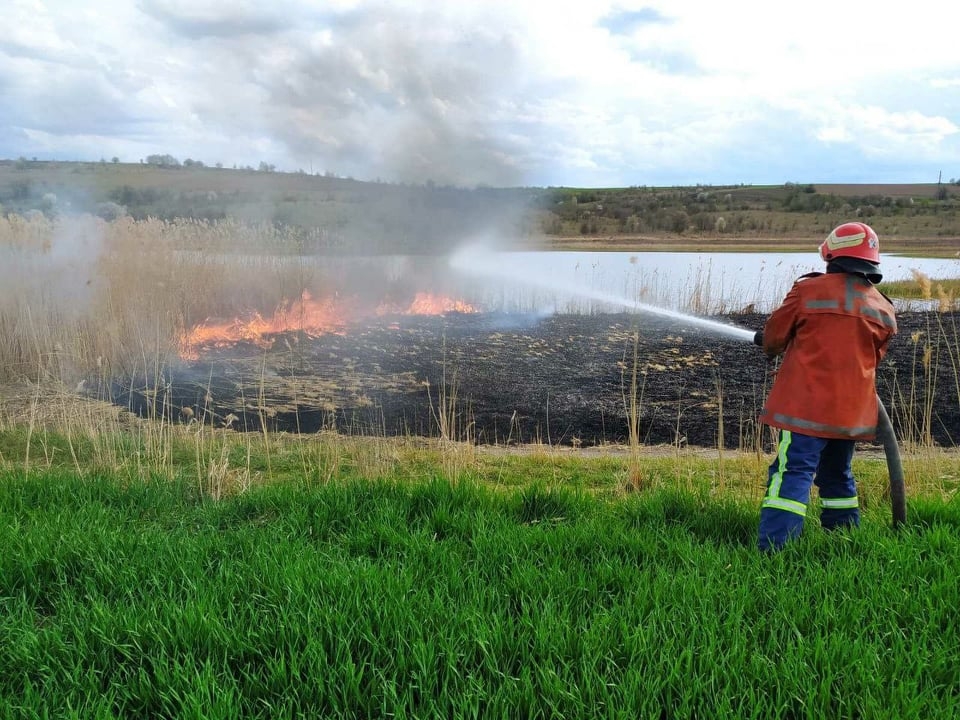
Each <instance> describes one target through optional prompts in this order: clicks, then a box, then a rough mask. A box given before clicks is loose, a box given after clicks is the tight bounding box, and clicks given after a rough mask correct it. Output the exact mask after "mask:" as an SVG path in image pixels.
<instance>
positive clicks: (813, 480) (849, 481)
mask: <svg viewBox="0 0 960 720" xmlns="http://www.w3.org/2000/svg"><path fill="white" fill-rule="evenodd" d="M855 446H856V441H855V440H831V439H827V438H818V437H812V436H810V435H802V434H800V433H797V432H791V431H790V430H781V431H780V443H779V445H778V446H777V456H776V457H775V458H774V459H773V462H771V463H770V469H769V471H768V473H767V494H766V495H765V496H764V498H763V502H762V503H761V504H760V531H759V537H758V547H759V548H760V549H761V550H779V549H780V548H782V547H783V546H784V544H785V543H786V542H787V541H788V540H790V539H791V538H794V537H796V536H798V535H799V534H800V533H801V531H802V530H803V521H804V518H805V517H806V514H807V505H808V504H809V503H810V489H811V488H812V487H813V485H814V484H816V486H817V488H818V489H819V491H820V524H821V525H822V526H823V527H824V528H825V529H827V530H833V529H835V528H838V527H849V526H854V527H855V526H858V525H859V524H860V505H859V501H858V499H857V483H856V479H855V478H854V476H853V469H852V468H851V462H852V460H853V450H854V447H855Z"/></svg>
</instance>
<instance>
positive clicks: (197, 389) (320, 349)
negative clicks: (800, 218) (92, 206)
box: [99, 312, 960, 449]
mask: <svg viewBox="0 0 960 720" xmlns="http://www.w3.org/2000/svg"><path fill="white" fill-rule="evenodd" d="M714 319H716V320H720V321H721V322H726V323H729V324H735V325H738V326H741V327H745V328H748V329H756V328H760V327H762V326H763V323H764V321H765V319H766V316H765V315H759V314H753V315H736V316H722V317H717V318H714ZM899 322H900V334H899V335H898V336H897V337H896V338H895V339H894V341H893V343H892V346H891V349H890V352H889V354H888V357H887V358H886V359H885V360H884V362H883V364H882V366H881V368H880V371H879V377H878V391H879V394H880V397H881V399H882V400H883V402H884V404H885V405H886V407H887V409H888V412H889V414H890V416H891V418H892V419H893V422H894V425H895V427H896V430H897V432H898V435H900V436H901V437H903V438H906V439H909V440H913V441H922V440H923V439H924V436H925V435H927V436H928V437H929V438H930V439H932V440H933V441H934V442H935V443H937V444H940V445H944V446H954V445H955V444H956V443H957V441H958V439H960V397H958V396H960V389H958V384H957V373H958V370H957V363H958V359H960V345H958V338H960V331H958V317H957V313H946V314H942V313H923V312H921V313H901V314H900V316H899ZM635 346H636V358H637V360H636V363H634V348H635ZM634 367H636V372H637V382H636V385H637V404H638V408H639V432H640V438H641V441H642V442H643V443H645V444H650V445H652V444H681V445H690V446H701V447H715V446H717V444H718V441H719V438H720V435H721V433H722V435H723V444H724V447H727V448H745V449H746V448H750V449H752V448H755V447H757V446H758V444H761V445H762V444H765V443H766V441H767V440H768V438H766V437H765V435H764V432H763V429H762V428H760V427H758V425H757V423H756V417H757V414H758V412H759V410H760V407H761V405H762V403H763V399H764V397H765V395H766V392H767V390H768V389H769V386H770V383H771V381H772V377H773V373H774V370H775V368H776V365H775V363H771V362H768V361H767V360H766V359H765V358H764V357H763V355H762V353H761V352H760V350H759V349H758V348H756V347H755V346H753V345H752V344H750V343H747V342H743V341H739V340H735V339H731V338H727V337H723V336H720V335H715V334H713V333H711V332H709V331H705V330H701V329H699V328H697V327H694V326H690V325H678V324H675V323H672V322H667V321H665V320H663V319H659V318H655V317H650V316H642V315H631V314H604V315H591V316H584V315H551V316H548V317H542V318H537V317H533V316H517V315H499V314H451V315H447V316H443V317H435V316H434V317H427V316H403V317H396V318H390V319H386V320H385V319H383V318H381V319H380V320H379V322H378V323H377V324H375V325H369V326H356V327H353V328H351V329H350V330H349V331H348V332H347V333H345V334H343V335H323V336H320V337H308V336H302V335H301V336H298V335H296V334H290V333H288V334H283V335H278V336H276V337H274V338H272V344H271V346H270V347H269V348H267V349H264V348H261V347H256V346H252V345H249V346H248V345H242V344H241V345H234V346H231V347H229V348H219V349H210V350H209V351H207V352H206V353H205V354H204V356H203V358H202V359H201V360H199V361H196V362H192V363H175V364H172V365H171V366H169V367H168V368H167V369H166V370H165V371H164V372H163V374H162V376H161V377H159V378H156V379H151V378H149V377H148V378H147V379H145V378H144V373H143V372H140V373H133V374H132V375H133V377H132V378H131V377H127V378H118V379H115V380H114V381H113V382H112V383H109V384H108V385H106V386H103V385H102V386H101V387H100V390H99V392H100V393H109V395H110V398H111V399H112V401H113V402H115V403H117V404H120V405H124V406H128V407H130V409H132V410H134V411H135V412H137V413H138V414H141V415H151V414H154V415H158V414H161V413H162V414H163V415H164V416H165V417H166V418H168V419H170V420H173V421H177V422H193V421H198V422H207V423H211V424H214V425H219V426H229V427H232V428H234V429H237V430H260V429H263V428H267V429H270V430H273V431H299V432H305V433H310V432H316V431H317V430H320V429H323V428H336V429H337V430H339V431H341V432H349V433H360V434H377V435H386V436H390V435H411V436H432V437H436V436H438V435H439V434H440V428H441V424H442V423H445V427H446V431H447V433H448V434H449V435H450V436H452V437H454V438H455V439H472V440H475V441H476V442H479V443H496V444H509V443H529V442H549V443H551V444H565V445H574V446H579V445H584V446H587V445H596V444H603V443H623V442H625V441H626V440H627V438H628V428H629V425H628V421H627V408H628V404H629V396H630V387H631V383H632V378H633V372H634Z"/></svg>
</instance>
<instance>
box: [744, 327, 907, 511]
mask: <svg viewBox="0 0 960 720" xmlns="http://www.w3.org/2000/svg"><path fill="white" fill-rule="evenodd" d="M753 342H754V344H756V345H759V346H761V347H763V331H762V330H758V331H757V333H756V334H755V335H754V337H753ZM877 438H878V439H879V440H880V442H881V444H882V445H883V453H884V455H885V456H886V460H887V474H888V475H889V478H890V504H891V506H892V508H893V527H894V528H895V529H896V528H898V527H900V526H901V525H903V524H904V523H905V522H906V521H907V492H906V487H905V486H904V481H903V463H902V462H901V461H900V447H899V445H898V444H897V436H896V433H894V431H893V423H891V422H890V416H889V415H888V414H887V409H886V408H885V407H884V406H883V402H882V401H881V400H880V395H879V394H878V395H877Z"/></svg>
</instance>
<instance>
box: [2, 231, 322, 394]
mask: <svg viewBox="0 0 960 720" xmlns="http://www.w3.org/2000/svg"><path fill="white" fill-rule="evenodd" d="M299 240H300V238H298V237H297V235H296V234H295V231H293V230H290V229H284V228H276V227H273V226H271V225H253V226H251V225H244V224H241V223H237V222H233V221H217V222H206V221H199V220H176V221H162V220H156V219H147V220H139V221H137V220H132V219H130V218H121V219H119V220H116V221H113V222H106V221H103V220H100V219H99V218H95V217H92V216H86V215H85V216H64V217H60V218H57V219H54V220H51V219H47V218H44V217H31V218H29V219H27V218H23V217H20V216H17V215H10V216H8V217H0V260H2V262H0V382H3V381H11V380H18V379H29V380H31V381H38V382H50V381H60V382H63V383H66V384H71V383H72V382H76V381H77V380H79V379H80V377H83V376H86V375H87V374H88V373H89V372H90V370H91V369H92V368H99V369H100V370H101V372H103V373H104V375H109V374H110V373H112V372H114V371H116V370H118V369H122V370H123V371H125V372H127V373H135V372H142V373H145V374H147V375H152V374H154V373H156V371H157V368H158V366H159V365H162V364H163V362H164V361H165V359H166V358H169V357H171V356H172V355H173V354H174V353H175V352H176V344H177V338H178V336H179V333H180V332H181V331H182V330H183V329H184V328H188V327H191V326H193V325H194V324H197V323H200V322H203V321H204V320H206V319H207V318H210V317H217V318H230V317H233V316H234V314H235V313H236V312H237V309H238V308H262V309H265V310H270V309H273V308H276V307H277V306H278V305H279V304H280V303H281V302H283V301H284V300H286V299H289V298H291V297H297V296H298V295H299V293H300V292H301V291H302V290H303V288H304V287H306V286H308V285H309V284H311V283H312V282H313V280H314V278H313V270H312V268H311V267H309V266H308V265H305V264H303V263H297V262H296V261H295V257H294V261H293V262H291V261H290V252H291V251H295V250H296V247H297V243H298V242H299ZM254 248H259V249H260V250H259V252H260V254H257V255H248V254H244V252H245V251H252V250H253V249H254ZM264 251H269V252H270V253H271V254H264Z"/></svg>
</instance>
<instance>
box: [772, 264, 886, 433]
mask: <svg viewBox="0 0 960 720" xmlns="http://www.w3.org/2000/svg"><path fill="white" fill-rule="evenodd" d="M896 332H897V321H896V314H895V312H894V309H893V304H892V303H891V302H890V300H889V299H887V298H886V296H884V295H883V294H882V293H881V292H880V291H879V290H877V289H876V288H875V287H873V285H871V284H870V282H869V281H868V280H867V279H866V278H864V277H862V276H860V275H852V274H848V273H829V274H826V275H823V274H813V273H811V275H807V276H804V277H802V278H800V279H799V280H797V282H796V283H794V285H793V287H792V288H791V289H790V292H789V293H787V296H786V298H784V300H783V303H782V304H781V305H780V307H778V308H777V309H776V310H774V311H773V313H772V314H771V315H770V317H769V318H768V319H767V323H766V325H765V326H764V329H763V349H764V351H765V352H766V353H767V355H768V356H769V357H775V356H777V355H779V354H780V353H783V361H782V363H781V365H780V369H779V371H778V372H777V375H776V378H775V380H774V382H773V387H772V388H771V390H770V394H769V396H768V397H767V402H766V405H765V406H764V408H763V411H762V413H761V415H760V421H761V422H763V423H766V424H767V425H771V426H773V427H777V428H781V429H784V430H791V431H794V432H798V433H803V434H804V435H812V436H814V437H821V438H841V439H865V440H871V439H873V438H874V437H876V433H877V413H878V407H877V391H876V369H877V365H878V364H879V362H880V360H881V359H882V358H883V356H884V355H885V354H886V352H887V344H888V343H889V341H890V338H891V337H893V335H895V334H896Z"/></svg>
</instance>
